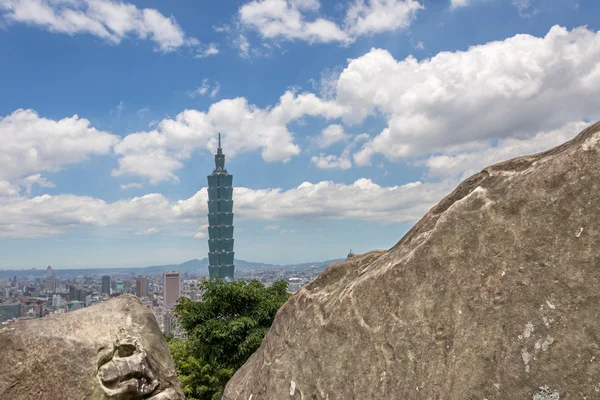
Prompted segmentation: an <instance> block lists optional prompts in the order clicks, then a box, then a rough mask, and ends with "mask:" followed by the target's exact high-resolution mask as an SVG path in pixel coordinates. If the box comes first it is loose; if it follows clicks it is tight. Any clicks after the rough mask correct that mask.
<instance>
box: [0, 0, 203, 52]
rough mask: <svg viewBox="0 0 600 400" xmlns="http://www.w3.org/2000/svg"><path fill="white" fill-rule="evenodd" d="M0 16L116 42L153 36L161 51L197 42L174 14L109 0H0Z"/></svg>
mask: <svg viewBox="0 0 600 400" xmlns="http://www.w3.org/2000/svg"><path fill="white" fill-rule="evenodd" d="M0 16H2V18H3V19H4V21H6V22H8V23H24V24H29V25H36V26H40V27H43V28H46V29H47V30H48V31H50V32H57V33H65V34H69V35H74V34H80V33H88V34H91V35H94V36H97V37H100V38H102V39H105V40H107V41H109V42H111V43H114V44H118V43H120V42H121V40H123V39H124V38H127V37H135V38H139V39H148V40H152V41H153V42H155V43H156V45H157V50H159V51H161V52H169V51H173V50H175V49H177V48H179V47H181V46H184V45H188V46H197V45H199V42H198V40H196V39H194V38H188V37H186V36H185V33H184V32H183V30H182V29H181V27H180V26H179V25H178V24H177V22H176V21H175V18H173V17H166V16H164V15H163V14H161V13H160V12H158V11H157V10H155V9H151V8H145V9H139V8H137V7H136V6H135V5H134V4H130V3H125V2H121V1H111V0H68V1H62V0H50V1H47V0H0Z"/></svg>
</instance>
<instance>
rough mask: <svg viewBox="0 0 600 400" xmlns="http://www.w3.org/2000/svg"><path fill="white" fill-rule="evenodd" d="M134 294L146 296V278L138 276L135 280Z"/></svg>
mask: <svg viewBox="0 0 600 400" xmlns="http://www.w3.org/2000/svg"><path fill="white" fill-rule="evenodd" d="M135 294H136V295H137V296H138V297H148V278H147V277H145V276H138V277H137V278H136V280H135Z"/></svg>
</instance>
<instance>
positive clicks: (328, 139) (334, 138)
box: [316, 124, 350, 148]
mask: <svg viewBox="0 0 600 400" xmlns="http://www.w3.org/2000/svg"><path fill="white" fill-rule="evenodd" d="M349 137H350V135H348V134H347V133H345V132H344V127H343V126H342V125H339V124H334V125H329V126H327V127H326V128H325V129H323V130H322V131H321V134H320V135H319V136H317V138H316V143H317V145H318V146H319V147H322V148H326V147H329V146H331V145H332V144H334V143H337V142H341V141H346V140H348V138H349Z"/></svg>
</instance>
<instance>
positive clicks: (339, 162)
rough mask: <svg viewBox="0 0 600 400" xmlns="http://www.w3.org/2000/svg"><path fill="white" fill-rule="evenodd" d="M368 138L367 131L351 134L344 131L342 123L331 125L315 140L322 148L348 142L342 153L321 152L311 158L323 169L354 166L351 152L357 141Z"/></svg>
mask: <svg viewBox="0 0 600 400" xmlns="http://www.w3.org/2000/svg"><path fill="white" fill-rule="evenodd" d="M367 139H369V135H368V134H366V133H361V134H358V135H350V134H348V133H346V132H345V131H344V128H343V126H342V125H338V124H333V125H329V126H327V127H326V128H325V129H323V130H322V131H321V134H320V135H319V136H317V137H316V138H314V139H313V142H314V143H315V144H316V145H317V146H318V147H320V148H327V147H329V146H331V145H333V144H335V143H339V142H343V143H346V146H345V148H344V150H343V152H342V154H340V155H339V156H337V155H334V154H324V153H320V154H319V155H318V156H312V157H311V159H310V160H311V162H312V163H313V164H315V165H316V166H317V167H318V168H322V169H331V168H339V169H349V168H352V161H351V156H350V152H351V151H352V149H353V148H354V146H355V145H356V144H357V143H359V142H361V141H364V140H367Z"/></svg>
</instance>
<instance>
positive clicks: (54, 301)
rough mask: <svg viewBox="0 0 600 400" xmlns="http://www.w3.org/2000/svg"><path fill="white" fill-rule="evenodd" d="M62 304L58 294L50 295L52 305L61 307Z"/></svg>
mask: <svg viewBox="0 0 600 400" xmlns="http://www.w3.org/2000/svg"><path fill="white" fill-rule="evenodd" d="M62 305H63V299H62V297H61V296H60V295H58V294H55V295H52V307H61V306H62Z"/></svg>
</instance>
